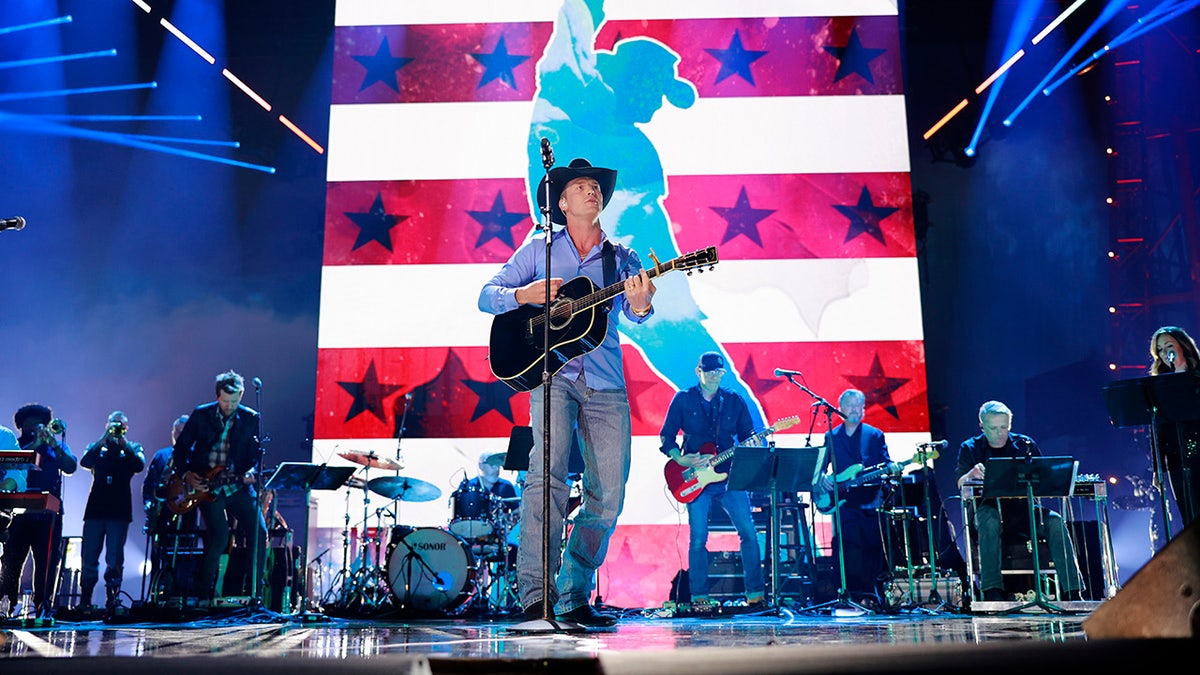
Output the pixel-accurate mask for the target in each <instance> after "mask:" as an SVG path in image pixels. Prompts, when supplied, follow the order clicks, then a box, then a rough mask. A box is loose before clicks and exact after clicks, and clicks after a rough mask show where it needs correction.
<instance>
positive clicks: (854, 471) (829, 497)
mask: <svg viewBox="0 0 1200 675" xmlns="http://www.w3.org/2000/svg"><path fill="white" fill-rule="evenodd" d="M918 458H923V459H924V460H934V459H937V458H938V453H937V451H936V450H934V451H933V452H928V451H922V452H921V453H920V454H919V455H914V456H913V457H910V458H908V459H906V460H904V461H903V462H894V463H887V464H878V465H876V466H873V467H871V468H869V469H864V468H863V465H862V464H855V465H853V466H849V467H846V468H845V469H843V470H842V471H840V472H839V473H838V475H837V476H836V477H835V478H834V481H835V482H836V483H837V489H838V494H841V493H842V491H843V490H848V489H850V488H856V487H860V486H863V485H867V484H869V483H874V482H876V481H879V480H881V479H883V478H884V477H885V476H899V475H900V472H901V471H903V470H904V467H905V466H907V465H908V464H914V463H915V464H920V463H921V462H920V461H915V460H917V459H918ZM845 503H846V500H845V499H839V500H838V502H837V503H836V504H834V503H833V490H830V491H829V492H820V491H818V490H813V505H815V506H816V507H817V510H818V511H820V512H821V513H825V514H829V513H833V512H834V511H837V510H838V509H840V508H842V505H843V504H845Z"/></svg>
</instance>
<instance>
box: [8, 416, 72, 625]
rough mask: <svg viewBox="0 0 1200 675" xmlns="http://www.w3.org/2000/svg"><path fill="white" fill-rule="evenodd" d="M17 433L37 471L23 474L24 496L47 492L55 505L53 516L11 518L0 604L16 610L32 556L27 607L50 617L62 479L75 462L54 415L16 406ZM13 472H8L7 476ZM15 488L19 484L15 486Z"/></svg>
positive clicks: (37, 514) (45, 513)
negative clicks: (32, 452)
mask: <svg viewBox="0 0 1200 675" xmlns="http://www.w3.org/2000/svg"><path fill="white" fill-rule="evenodd" d="M13 422H14V423H15V424H16V425H17V429H19V430H20V432H21V436H20V438H18V439H17V443H18V444H19V445H20V446H21V449H23V450H36V451H37V456H38V466H37V468H35V469H29V470H28V471H24V472H22V473H24V479H25V480H24V483H25V485H24V486H18V487H19V488H20V489H21V490H23V491H26V492H49V493H50V494H52V495H54V496H55V497H57V498H58V500H59V507H58V509H56V510H54V511H26V512H25V513H21V514H18V515H15V516H13V519H12V523H11V524H10V525H9V530H8V542H7V543H5V544H4V556H3V558H0V604H2V603H3V600H4V599H5V598H7V599H8V602H9V606H10V607H13V608H15V607H16V605H17V601H18V600H19V597H18V588H17V587H18V585H19V584H20V581H21V572H22V570H23V569H24V567H25V560H26V559H27V558H29V557H30V556H31V555H32V556H33V602H34V605H35V606H36V607H37V613H38V616H39V617H42V618H47V617H50V616H52V615H53V612H54V592H55V586H56V585H57V581H58V563H59V560H60V557H61V551H60V549H59V542H60V541H61V540H62V513H63V511H62V474H64V473H65V474H72V473H75V469H76V468H77V466H78V462H77V461H76V460H75V456H74V455H72V454H71V449H70V448H68V447H67V442H66V438H65V434H66V425H65V424H63V421H62V420H60V419H56V418H55V417H54V411H52V410H51V409H50V408H48V407H46V406H44V405H41V404H38V403H30V404H29V405H25V406H22V407H21V408H20V409H18V410H17V412H16V414H14V415H13ZM13 473H14V472H11V471H10V472H9V474H10V476H11V474H13ZM18 482H20V481H18Z"/></svg>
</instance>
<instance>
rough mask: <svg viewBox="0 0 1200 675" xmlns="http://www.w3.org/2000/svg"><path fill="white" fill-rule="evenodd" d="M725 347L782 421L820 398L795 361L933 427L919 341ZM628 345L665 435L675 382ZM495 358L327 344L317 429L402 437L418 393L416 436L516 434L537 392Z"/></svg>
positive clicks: (882, 409) (822, 387) (321, 355)
mask: <svg viewBox="0 0 1200 675" xmlns="http://www.w3.org/2000/svg"><path fill="white" fill-rule="evenodd" d="M725 349H726V351H727V352H728V354H729V356H730V358H731V360H732V363H731V366H732V367H733V368H734V369H736V371H737V372H738V373H739V374H740V376H741V378H742V379H743V380H744V381H746V383H747V384H748V386H749V387H750V389H751V391H753V392H754V393H755V395H756V396H757V398H758V399H759V401H760V402H761V403H762V404H763V407H764V409H765V412H766V414H767V417H768V418H769V420H770V421H772V422H774V421H776V420H778V419H781V418H784V417H789V416H792V415H800V416H801V417H802V418H804V419H807V415H808V411H809V404H811V403H812V398H811V397H809V395H808V394H806V393H804V392H803V391H801V390H800V389H798V388H796V387H793V386H792V385H790V384H789V383H788V382H787V381H786V380H783V379H780V378H776V377H773V376H772V374H771V373H772V371H773V369H774V368H776V367H787V368H793V369H798V370H801V371H802V372H803V373H804V378H803V380H801V381H802V382H803V383H805V385H806V386H807V387H809V388H810V389H812V390H813V391H814V392H817V393H818V394H819V395H821V396H824V397H825V398H827V399H828V400H830V401H831V402H834V403H836V401H837V398H838V396H839V395H840V394H841V392H842V391H843V390H845V389H848V388H856V389H861V390H863V391H864V392H865V393H866V395H867V414H866V420H867V422H869V423H871V424H873V425H875V426H877V427H879V428H880V429H883V430H884V431H925V430H927V429H928V428H929V407H928V403H927V400H926V389H927V387H926V379H925V369H924V347H923V345H922V343H921V342H919V341H880V342H814V343H731V344H726V345H725ZM623 351H624V355H625V377H626V385H627V387H628V390H629V399H630V407H631V409H632V420H633V433H634V435H638V436H654V435H657V434H658V432H659V431H660V429H661V428H662V421H663V417H664V416H665V415H666V411H667V406H668V404H669V403H670V401H671V397H672V396H673V395H674V393H675V390H674V388H673V387H671V386H670V385H669V384H668V383H666V382H663V381H662V380H661V379H660V378H659V377H658V376H657V375H655V374H654V372H653V371H652V370H651V369H650V367H649V366H648V365H647V364H646V362H645V361H644V359H643V358H642V357H641V354H640V352H638V351H637V350H636V349H635V348H634V347H632V346H629V345H626V346H624V347H623ZM486 357H487V348H486V347H453V348H449V347H420V348H391V349H321V350H319V352H318V356H317V404H316V408H317V416H316V423H315V437H316V438H386V437H389V436H394V435H395V433H396V420H397V419H399V416H401V415H403V413H404V406H405V404H406V402H407V399H406V398H405V394H407V393H409V392H412V393H413V397H412V400H411V402H408V405H410V408H409V411H408V418H407V420H406V424H405V427H406V429H405V434H406V436H409V437H413V438H459V437H506V436H508V434H509V432H510V431H511V429H512V427H513V426H514V425H522V426H524V425H528V424H529V401H528V394H526V393H517V392H514V391H512V390H511V389H509V388H508V385H505V384H503V383H501V382H498V381H497V380H496V379H495V377H494V376H493V375H492V374H491V370H490V368H489V367H488V362H487V360H486ZM689 386H690V385H689ZM823 429H824V426H823V423H819V425H818V430H823Z"/></svg>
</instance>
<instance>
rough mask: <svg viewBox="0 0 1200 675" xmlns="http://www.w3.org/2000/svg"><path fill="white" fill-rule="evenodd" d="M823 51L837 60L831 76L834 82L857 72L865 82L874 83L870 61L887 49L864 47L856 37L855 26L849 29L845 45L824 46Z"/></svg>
mask: <svg viewBox="0 0 1200 675" xmlns="http://www.w3.org/2000/svg"><path fill="white" fill-rule="evenodd" d="M825 51H827V52H829V53H830V54H832V55H833V58H835V59H837V60H838V69H837V73H836V74H834V76H833V81H834V82H837V81H838V80H841V79H842V78H844V77H849V76H850V75H852V74H854V73H858V74H859V75H861V76H862V78H863V79H864V80H866V81H867V82H870V83H871V84H875V76H873V75H871V61H872V60H873V59H875V58H877V57H878V56H879V55H880V54H883V53H884V52H886V51H887V50H886V49H870V48H867V47H864V46H863V43H862V41H861V40H859V39H858V29H857V28H855V29H853V30H851V31H850V39H849V40H848V41H847V42H846V46H844V47H825Z"/></svg>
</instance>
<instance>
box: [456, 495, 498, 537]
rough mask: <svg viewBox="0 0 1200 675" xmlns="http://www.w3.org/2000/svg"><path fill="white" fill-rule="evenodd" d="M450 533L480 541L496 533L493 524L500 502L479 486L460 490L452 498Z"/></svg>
mask: <svg viewBox="0 0 1200 675" xmlns="http://www.w3.org/2000/svg"><path fill="white" fill-rule="evenodd" d="M450 502H451V509H452V514H453V515H452V516H451V518H450V531H451V532H453V533H454V534H457V535H458V536H460V537H462V538H463V539H479V538H480V537H487V536H489V535H491V534H492V532H495V530H496V527H495V525H494V523H493V521H494V519H495V514H496V511H497V510H499V506H500V505H499V502H498V500H497V498H496V496H495V495H493V494H492V493H490V492H486V491H484V490H482V489H481V488H479V487H478V486H468V487H464V488H459V489H458V490H455V491H454V494H452V495H451V496H450Z"/></svg>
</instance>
